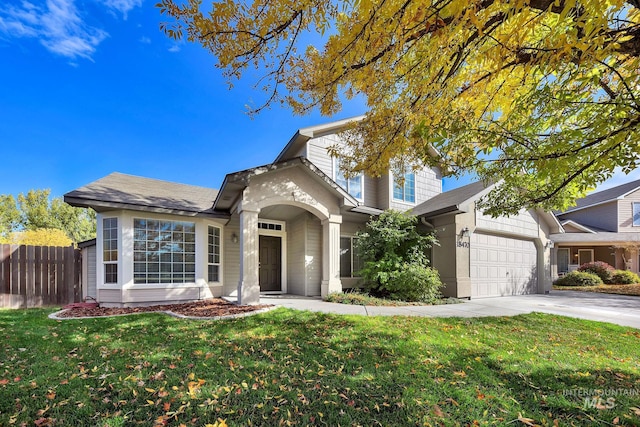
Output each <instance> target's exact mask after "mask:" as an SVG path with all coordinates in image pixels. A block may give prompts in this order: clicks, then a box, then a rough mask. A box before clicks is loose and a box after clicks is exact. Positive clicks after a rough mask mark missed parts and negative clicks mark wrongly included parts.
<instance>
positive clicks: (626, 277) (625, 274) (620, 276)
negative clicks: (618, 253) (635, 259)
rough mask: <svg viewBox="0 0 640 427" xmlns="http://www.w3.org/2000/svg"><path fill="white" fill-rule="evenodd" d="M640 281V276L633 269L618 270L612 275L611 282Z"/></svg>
mask: <svg viewBox="0 0 640 427" xmlns="http://www.w3.org/2000/svg"><path fill="white" fill-rule="evenodd" d="M634 283H640V277H638V275H637V274H636V273H634V272H633V271H628V270H616V271H615V272H614V273H613V276H612V277H611V284H614V285H633V284H634Z"/></svg>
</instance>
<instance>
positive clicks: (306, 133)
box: [273, 116, 364, 163]
mask: <svg viewBox="0 0 640 427" xmlns="http://www.w3.org/2000/svg"><path fill="white" fill-rule="evenodd" d="M362 119H364V116H356V117H350V118H347V119H343V120H337V121H335V122H331V123H324V124H321V125H317V126H309V127H306V128H301V129H298V131H297V132H296V133H295V134H294V135H293V136H292V137H291V139H290V140H289V142H288V143H287V145H285V146H284V148H283V149H282V151H281V152H280V154H278V157H276V159H275V160H274V161H273V162H274V163H278V162H280V161H282V160H287V159H289V158H291V156H292V155H294V154H295V153H298V152H299V151H300V149H301V148H302V147H303V146H304V144H306V143H307V141H308V140H310V139H312V138H318V137H320V136H322V135H326V134H329V133H339V132H340V131H342V130H344V129H346V128H347V127H348V125H349V124H350V123H353V122H357V121H360V120H362Z"/></svg>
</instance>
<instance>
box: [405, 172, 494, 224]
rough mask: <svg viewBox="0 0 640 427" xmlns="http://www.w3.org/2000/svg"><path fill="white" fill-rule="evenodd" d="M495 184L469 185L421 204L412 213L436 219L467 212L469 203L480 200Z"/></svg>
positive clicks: (479, 182) (477, 183) (479, 183)
mask: <svg viewBox="0 0 640 427" xmlns="http://www.w3.org/2000/svg"><path fill="white" fill-rule="evenodd" d="M492 187H493V184H489V185H487V184H485V183H484V182H482V181H478V182H474V183H471V184H467V185H465V186H463V187H459V188H456V189H453V190H450V191H446V192H444V193H440V194H438V195H437V196H435V197H433V198H431V199H429V200H427V201H426V202H423V203H420V204H419V205H418V206H416V207H414V208H413V210H412V213H413V214H414V215H417V216H425V217H434V216H438V215H443V214H447V213H459V212H466V209H467V206H466V205H467V204H468V203H469V202H472V201H475V200H477V199H479V198H480V197H481V196H483V195H484V194H486V193H487V192H489V190H491V188H492Z"/></svg>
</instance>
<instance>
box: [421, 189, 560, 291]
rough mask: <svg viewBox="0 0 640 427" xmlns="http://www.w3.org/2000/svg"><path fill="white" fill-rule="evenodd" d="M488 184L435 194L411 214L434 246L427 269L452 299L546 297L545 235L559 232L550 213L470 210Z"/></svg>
mask: <svg viewBox="0 0 640 427" xmlns="http://www.w3.org/2000/svg"><path fill="white" fill-rule="evenodd" d="M491 188H493V185H489V186H486V185H485V184H483V183H482V182H475V183H472V184H469V185H466V186H464V187H460V188H457V189H455V190H451V191H447V192H446V193H441V194H439V195H437V196H435V197H433V198H432V199H430V200H427V201H425V202H423V203H422V204H420V205H418V206H416V207H415V208H414V209H413V214H415V215H418V216H419V217H420V218H421V220H422V222H423V223H424V224H425V225H427V226H428V227H429V228H431V229H433V230H434V231H435V233H436V236H437V238H438V240H439V242H440V245H439V246H437V247H435V248H434V249H433V251H432V265H433V267H434V268H436V269H437V270H438V271H439V272H440V278H441V279H442V281H443V282H444V283H445V284H446V287H445V289H444V290H443V294H444V295H445V296H451V297H457V298H478V297H492V296H503V295H521V294H531V293H546V292H548V291H549V290H550V288H551V265H550V252H551V251H550V247H551V246H552V245H551V241H550V240H549V235H550V233H561V232H562V227H561V226H560V224H559V223H558V221H557V220H556V218H555V217H554V216H553V214H551V213H548V212H544V211H541V210H533V209H532V210H529V211H522V212H520V213H519V214H518V215H517V216H514V217H510V218H507V217H498V218H491V217H490V216H487V215H484V214H483V213H482V212H481V211H480V210H479V209H477V208H476V204H477V202H478V201H479V200H480V198H481V197H482V196H483V195H485V194H486V193H488V192H489V191H490V190H491Z"/></svg>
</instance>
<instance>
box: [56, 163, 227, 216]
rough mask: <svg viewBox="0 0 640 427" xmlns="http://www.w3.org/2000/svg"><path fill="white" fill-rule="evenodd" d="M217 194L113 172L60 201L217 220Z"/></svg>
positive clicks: (85, 205) (101, 207) (191, 186)
mask: <svg viewBox="0 0 640 427" xmlns="http://www.w3.org/2000/svg"><path fill="white" fill-rule="evenodd" d="M217 194H218V191H217V190H215V189H212V188H205V187H197V186H193V185H186V184H178V183H175V182H168V181H162V180H158V179H151V178H144V177H139V176H133V175H126V174H122V173H118V172H114V173H112V174H110V175H107V176H105V177H104V178H101V179H99V180H97V181H94V182H92V183H90V184H87V185H85V186H83V187H80V188H78V189H76V190H73V191H70V192H69V193H67V194H65V195H64V200H65V201H66V202H67V203H69V204H71V205H73V206H82V207H90V208H93V209H95V210H96V211H103V210H107V209H132V210H142V211H150V212H159V213H176V214H183V215H192V216H195V215H205V216H214V217H219V216H220V214H219V213H216V212H214V210H213V201H214V200H215V198H216V196H217Z"/></svg>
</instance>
